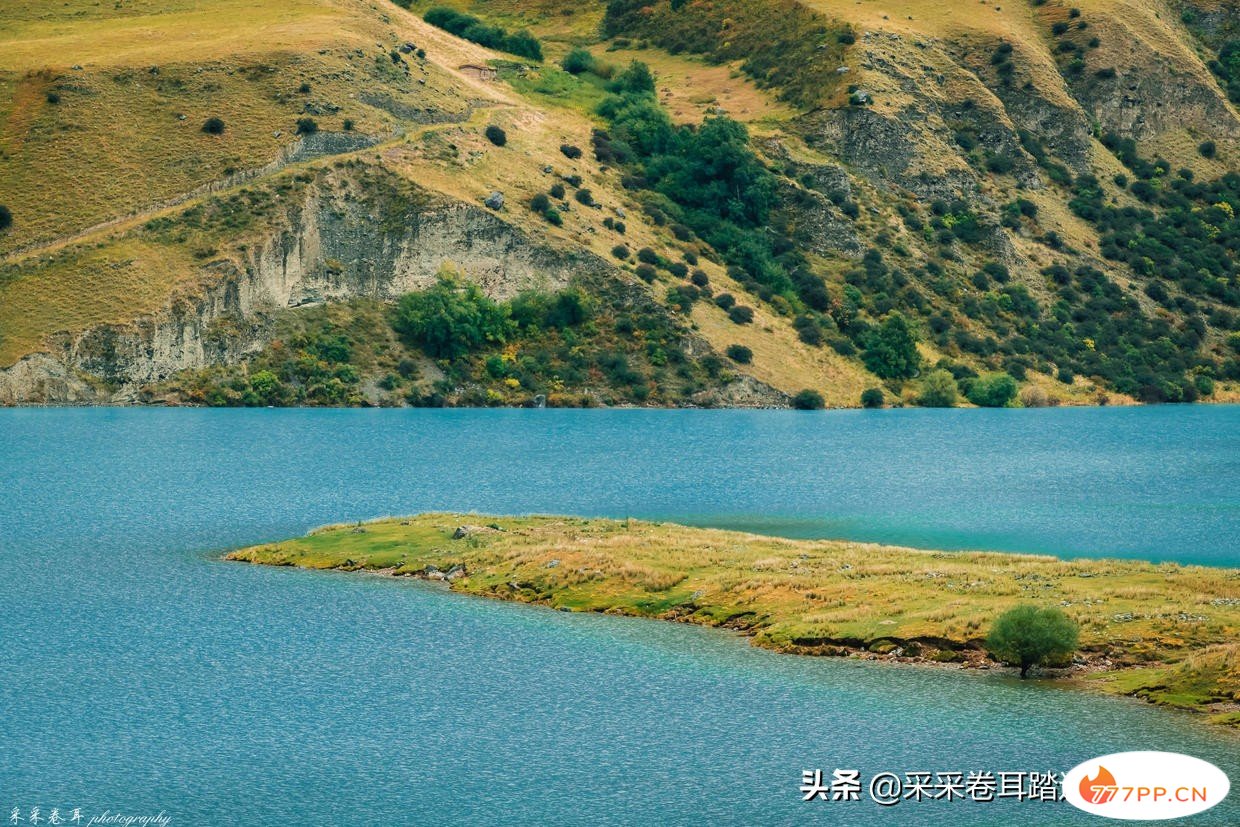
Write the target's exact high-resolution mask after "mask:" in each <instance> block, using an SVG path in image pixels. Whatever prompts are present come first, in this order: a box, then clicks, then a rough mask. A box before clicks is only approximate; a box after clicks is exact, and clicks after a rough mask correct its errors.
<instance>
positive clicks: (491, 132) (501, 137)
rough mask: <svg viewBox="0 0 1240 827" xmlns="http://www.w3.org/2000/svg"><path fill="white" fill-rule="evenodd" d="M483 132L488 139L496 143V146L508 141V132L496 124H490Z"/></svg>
mask: <svg viewBox="0 0 1240 827" xmlns="http://www.w3.org/2000/svg"><path fill="white" fill-rule="evenodd" d="M483 134H484V135H486V136H487V140H488V141H490V142H491V143H493V144H495V145H496V146H503V145H504V144H506V143H508V133H507V132H505V131H504V130H503V129H501V128H500V127H498V126H496V125H495V124H491V125H490V126H488V127H487V128H486V129H485V130H484V131H483Z"/></svg>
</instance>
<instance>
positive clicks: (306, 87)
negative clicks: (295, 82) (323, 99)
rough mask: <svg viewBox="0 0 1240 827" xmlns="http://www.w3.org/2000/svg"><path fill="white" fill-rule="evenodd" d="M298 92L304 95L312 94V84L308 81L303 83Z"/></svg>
mask: <svg viewBox="0 0 1240 827" xmlns="http://www.w3.org/2000/svg"><path fill="white" fill-rule="evenodd" d="M297 91H298V92H301V93H302V94H303V95H308V94H310V84H309V83H308V82H306V81H302V84H301V86H298V87H297Z"/></svg>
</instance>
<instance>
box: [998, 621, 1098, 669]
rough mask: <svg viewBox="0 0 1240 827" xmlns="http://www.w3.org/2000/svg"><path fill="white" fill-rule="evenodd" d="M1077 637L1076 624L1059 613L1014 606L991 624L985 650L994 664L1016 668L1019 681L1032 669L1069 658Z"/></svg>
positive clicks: (1075, 645)
mask: <svg viewBox="0 0 1240 827" xmlns="http://www.w3.org/2000/svg"><path fill="white" fill-rule="evenodd" d="M1079 637H1080V630H1079V629H1078V627H1077V625H1076V623H1075V622H1073V621H1072V620H1071V619H1070V618H1069V617H1068V616H1067V615H1065V614H1064V613H1063V612H1062V611H1060V610H1059V609H1056V608H1046V609H1039V608H1038V607H1037V606H1017V607H1015V608H1013V609H1008V610H1007V611H1006V612H1004V613H1003V614H1001V615H1000V616H999V619H998V620H996V621H995V623H994V626H992V627H991V628H990V634H988V635H987V636H986V648H987V649H988V650H989V651H990V654H991V655H992V656H994V657H995V658H996V659H997V660H999V661H1001V662H1003V663H1008V664H1011V665H1013V666H1019V667H1020V676H1021V677H1022V678H1023V677H1026V676H1027V675H1028V674H1029V670H1030V669H1031V668H1032V667H1034V666H1038V665H1040V664H1043V663H1046V662H1047V661H1048V660H1051V659H1060V658H1065V657H1067V656H1068V655H1071V654H1072V653H1073V652H1074V651H1076V647H1077V642H1078V640H1079Z"/></svg>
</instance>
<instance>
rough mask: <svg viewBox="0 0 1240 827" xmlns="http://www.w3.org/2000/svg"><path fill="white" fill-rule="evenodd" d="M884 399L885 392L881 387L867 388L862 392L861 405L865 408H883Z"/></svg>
mask: <svg viewBox="0 0 1240 827" xmlns="http://www.w3.org/2000/svg"><path fill="white" fill-rule="evenodd" d="M883 401H884V400H883V392H882V390H881V389H879V388H866V389H865V390H863V391H862V392H861V407H863V408H881V407H882V406H883Z"/></svg>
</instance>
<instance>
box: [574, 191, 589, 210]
mask: <svg viewBox="0 0 1240 827" xmlns="http://www.w3.org/2000/svg"><path fill="white" fill-rule="evenodd" d="M573 198H575V199H577V203H578V204H582V205H584V206H587V207H593V206H594V193H592V192H590V191H589V190H588V189H579V190H577V192H575V193H573Z"/></svg>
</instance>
